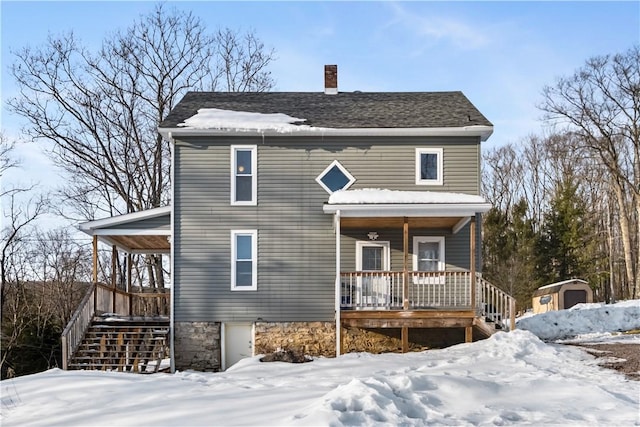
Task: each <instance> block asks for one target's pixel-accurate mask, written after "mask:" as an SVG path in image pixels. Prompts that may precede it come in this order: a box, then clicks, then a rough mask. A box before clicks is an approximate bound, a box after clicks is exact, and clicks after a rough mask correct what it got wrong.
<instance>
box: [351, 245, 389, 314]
mask: <svg viewBox="0 0 640 427" xmlns="http://www.w3.org/2000/svg"><path fill="white" fill-rule="evenodd" d="M390 265H391V263H390V260H389V242H366V241H358V242H356V270H357V271H362V272H363V273H367V272H370V273H372V274H371V275H367V274H363V276H362V277H361V278H360V279H359V280H358V287H357V292H356V301H357V305H358V306H359V307H360V308H371V309H375V308H376V307H384V306H386V305H388V304H389V301H390V298H391V289H390V287H389V284H390V281H389V277H385V276H382V275H379V274H375V273H376V272H378V271H389V270H390V269H391V267H390Z"/></svg>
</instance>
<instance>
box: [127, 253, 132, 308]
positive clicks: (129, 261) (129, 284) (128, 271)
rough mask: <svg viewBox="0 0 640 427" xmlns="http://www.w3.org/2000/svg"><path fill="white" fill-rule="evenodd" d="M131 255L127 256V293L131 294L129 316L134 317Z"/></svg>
mask: <svg viewBox="0 0 640 427" xmlns="http://www.w3.org/2000/svg"><path fill="white" fill-rule="evenodd" d="M131 267H132V266H131V253H128V254H127V293H128V294H129V316H132V315H133V307H132V305H133V297H132V295H131Z"/></svg>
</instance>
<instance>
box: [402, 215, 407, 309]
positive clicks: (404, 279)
mask: <svg viewBox="0 0 640 427" xmlns="http://www.w3.org/2000/svg"><path fill="white" fill-rule="evenodd" d="M402 246H403V252H404V260H403V267H402V268H403V269H404V272H403V275H402V309H403V310H409V219H408V218H407V217H406V216H405V217H404V220H403V224H402Z"/></svg>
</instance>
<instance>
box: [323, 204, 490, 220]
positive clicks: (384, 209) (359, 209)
mask: <svg viewBox="0 0 640 427" xmlns="http://www.w3.org/2000/svg"><path fill="white" fill-rule="evenodd" d="M489 209H491V204H490V203H465V204H462V203H442V204H419V203H412V204H402V205H401V204H350V205H329V204H325V205H324V206H323V207H322V210H323V211H324V213H326V214H333V213H335V212H336V211H338V210H339V211H340V215H341V216H342V217H343V218H345V217H346V218H356V217H366V218H375V217H385V216H387V217H390V216H396V217H397V216H407V217H467V216H469V217H470V216H474V215H475V214H476V213H484V212H487V211H488V210H489Z"/></svg>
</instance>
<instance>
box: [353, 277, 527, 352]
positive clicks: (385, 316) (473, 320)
mask: <svg viewBox="0 0 640 427" xmlns="http://www.w3.org/2000/svg"><path fill="white" fill-rule="evenodd" d="M340 326H341V329H342V328H344V327H347V328H352V327H354V328H363V329H385V328H396V329H401V331H402V348H403V351H406V350H407V349H408V348H409V343H408V336H409V332H408V331H409V329H413V328H419V329H445V328H462V329H464V337H465V341H466V342H470V341H472V340H473V337H474V334H475V335H476V337H478V336H481V337H483V338H485V337H488V336H490V335H491V334H493V333H494V332H495V331H496V330H511V329H513V328H515V300H514V299H513V297H511V296H510V295H508V294H506V293H505V292H503V291H501V290H500V289H498V288H496V287H495V286H493V285H492V284H491V283H489V282H487V281H486V280H484V279H483V278H482V277H481V276H480V275H479V274H474V273H472V272H470V271H437V272H426V271H366V272H363V271H353V272H342V273H341V274H340ZM341 339H342V331H341Z"/></svg>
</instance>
